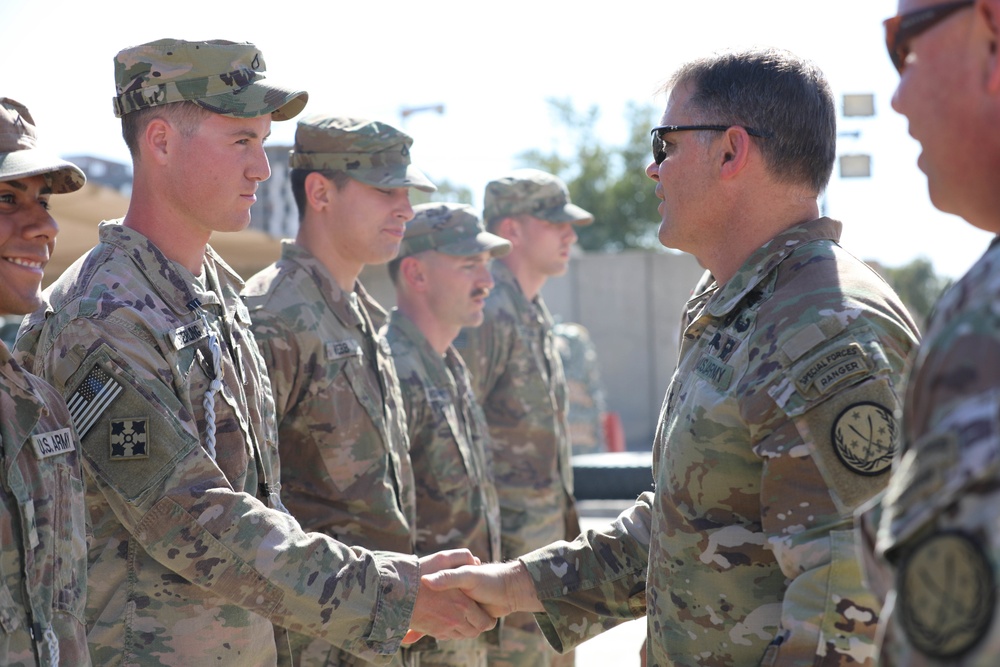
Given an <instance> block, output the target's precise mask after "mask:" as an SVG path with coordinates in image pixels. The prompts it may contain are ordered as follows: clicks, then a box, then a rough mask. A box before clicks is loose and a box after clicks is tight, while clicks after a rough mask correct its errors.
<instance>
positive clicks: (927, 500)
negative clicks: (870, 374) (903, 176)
mask: <svg viewBox="0 0 1000 667" xmlns="http://www.w3.org/2000/svg"><path fill="white" fill-rule="evenodd" d="M997 304H1000V242H998V241H996V240H994V242H993V243H992V245H991V246H990V248H989V250H988V251H987V252H986V253H985V254H984V255H983V257H982V258H980V260H979V261H978V262H977V263H976V264H975V265H974V266H973V267H972V268H971V269H970V270H969V271H968V272H967V273H966V274H965V276H964V277H963V278H962V279H961V280H960V281H959V282H958V283H956V284H955V285H954V286H953V287H951V288H950V289H949V290H948V292H947V293H946V294H945V295H944V296H943V297H942V298H941V300H940V301H939V302H938V304H937V306H936V307H935V312H934V314H933V315H932V317H931V321H930V323H929V325H928V328H927V335H926V337H925V338H924V341H923V343H922V344H921V346H920V352H919V354H918V355H917V357H916V360H915V361H914V365H913V371H912V373H911V374H910V377H909V380H908V382H907V386H906V387H907V388H906V403H905V407H904V411H903V414H904V420H903V425H904V429H903V446H902V450H901V456H900V457H899V459H898V460H897V463H896V467H895V468H894V470H893V474H892V480H891V481H890V484H889V488H888V489H887V490H886V492H885V495H884V498H883V501H882V505H881V507H882V517H881V524H880V525H881V527H880V529H879V531H878V540H877V553H878V555H879V556H880V557H883V558H884V559H885V560H880V561H877V565H876V567H874V568H872V569H871V570H870V571H869V576H870V579H871V581H872V583H873V586H874V587H875V588H876V590H879V591H883V592H884V591H885V590H886V589H887V588H891V589H892V593H891V594H890V595H889V597H888V598H887V603H886V609H885V613H884V614H883V618H882V619H881V621H880V622H881V623H882V625H883V626H884V634H885V638H884V640H883V643H882V646H881V652H880V664H881V665H886V667H902V666H904V665H906V666H910V665H913V666H915V667H920V666H922V665H965V666H968V667H980V666H982V667H985V666H987V665H989V666H991V667H992V666H993V665H996V664H997V659H998V658H997V656H998V655H1000V613H998V610H997V605H998V602H1000V601H998V598H997V592H996V591H997V582H998V581H1000V531H998V530H997V507H998V502H1000V407H998V406H1000V310H998V307H997ZM869 564H871V562H869ZM881 634H882V633H880V635H881Z"/></svg>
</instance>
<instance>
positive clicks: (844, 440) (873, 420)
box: [830, 402, 899, 475]
mask: <svg viewBox="0 0 1000 667" xmlns="http://www.w3.org/2000/svg"><path fill="white" fill-rule="evenodd" d="M830 435H831V440H832V441H833V446H834V451H836V452H837V457H838V458H839V459H840V462H841V463H843V464H844V465H845V466H847V467H848V468H849V469H850V470H852V471H854V472H856V473H858V474H861V475H880V474H882V473H884V472H886V471H887V470H889V467H890V466H891V465H892V457H893V454H895V452H896V446H897V443H898V441H899V427H898V424H897V423H896V418H895V416H893V414H892V411H891V410H889V409H888V408H886V407H885V406H883V405H879V404H877V403H869V402H862V403H854V404H853V405H849V406H848V407H847V408H846V409H844V410H843V411H842V412H841V413H840V414H839V415H838V416H837V419H835V420H834V422H833V429H832V432H831V434H830Z"/></svg>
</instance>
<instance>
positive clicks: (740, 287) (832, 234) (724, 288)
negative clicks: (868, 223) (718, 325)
mask: <svg viewBox="0 0 1000 667" xmlns="http://www.w3.org/2000/svg"><path fill="white" fill-rule="evenodd" d="M842 230H843V223H841V222H840V221H838V220H833V219H832V218H817V219H816V220H810V221H809V222H804V223H801V224H798V225H794V226H792V227H789V228H788V229H786V230H784V231H783V232H781V233H780V234H778V235H777V236H775V237H774V238H773V239H771V240H770V241H768V242H767V243H765V244H764V245H762V246H761V247H760V248H758V249H757V250H755V251H754V252H753V253H752V254H751V255H750V257H748V258H747V260H746V261H745V262H744V263H743V265H742V266H741V267H740V268H739V269H738V270H737V271H736V273H735V274H734V275H733V277H732V278H730V279H729V282H727V283H726V284H725V285H721V286H719V285H717V284H716V283H715V282H714V280H711V279H710V280H702V281H701V282H700V283H699V288H701V287H704V288H705V289H717V290H718V292H717V294H716V295H715V296H714V298H712V300H711V303H709V304H708V313H709V314H710V315H712V316H713V317H720V316H722V315H725V314H726V313H728V312H729V311H731V310H732V309H733V308H735V307H736V305H737V304H739V303H740V302H741V301H742V300H743V298H744V297H745V296H746V295H747V294H748V293H749V292H751V291H752V290H753V289H754V288H755V287H757V286H758V285H760V283H761V282H762V281H763V280H764V279H765V278H767V277H768V276H769V275H770V274H771V273H772V272H773V271H774V269H775V268H776V267H777V266H778V265H779V264H781V263H782V262H783V261H784V260H785V258H787V257H788V256H789V255H790V254H792V253H793V252H795V250H796V249H798V248H799V247H801V246H802V245H804V244H806V243H810V242H812V241H817V240H830V241H834V242H837V241H840V233H841V231H842ZM699 288H696V291H699ZM693 298H699V294H695V296H694V297H693Z"/></svg>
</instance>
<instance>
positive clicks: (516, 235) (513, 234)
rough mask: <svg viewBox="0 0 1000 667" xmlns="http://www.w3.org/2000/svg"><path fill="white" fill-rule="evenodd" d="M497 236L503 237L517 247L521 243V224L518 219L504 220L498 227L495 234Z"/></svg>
mask: <svg viewBox="0 0 1000 667" xmlns="http://www.w3.org/2000/svg"><path fill="white" fill-rule="evenodd" d="M494 233H495V234H496V235H497V236H502V237H503V238H505V239H507V240H508V241H510V242H511V245H514V246H517V245H518V244H519V243H520V242H521V223H520V221H519V220H517V219H516V218H504V219H503V220H501V221H500V223H499V224H497V226H496V231H495V232H494Z"/></svg>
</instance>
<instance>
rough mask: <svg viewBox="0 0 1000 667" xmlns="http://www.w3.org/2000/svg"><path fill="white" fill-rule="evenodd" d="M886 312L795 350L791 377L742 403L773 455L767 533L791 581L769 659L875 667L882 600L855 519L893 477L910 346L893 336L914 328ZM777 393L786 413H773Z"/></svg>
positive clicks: (768, 462)
mask: <svg viewBox="0 0 1000 667" xmlns="http://www.w3.org/2000/svg"><path fill="white" fill-rule="evenodd" d="M876 319H877V318H875V317H872V319H870V320H869V324H862V323H859V324H857V325H856V326H853V327H851V328H848V329H847V330H846V331H843V332H841V333H840V334H838V335H836V336H833V337H830V338H825V339H824V340H823V342H822V343H821V344H820V345H818V346H816V347H811V348H809V349H808V352H805V353H803V354H799V353H795V354H792V356H791V363H790V365H789V367H788V368H787V370H786V371H785V372H783V373H782V374H781V380H780V381H779V382H778V383H777V384H775V385H772V386H771V387H770V388H769V389H768V391H766V392H760V393H759V395H758V396H756V397H752V398H750V399H748V400H746V401H745V403H744V404H743V405H742V407H741V411H742V412H743V416H744V418H745V419H746V421H747V423H748V424H750V425H751V428H752V429H753V430H755V431H757V432H758V434H757V435H756V437H755V438H754V440H755V445H754V450H755V452H756V453H757V454H758V455H759V456H760V457H761V459H762V460H763V463H764V467H763V473H762V478H761V487H760V505H761V508H762V515H761V522H762V529H763V532H764V535H765V538H766V540H767V545H768V546H769V548H770V549H771V551H772V552H773V553H774V556H775V558H776V560H777V562H778V565H779V567H780V568H781V571H782V573H783V574H784V576H785V578H786V582H787V583H786V590H785V594H784V596H783V598H782V602H781V610H780V613H781V632H782V633H783V634H782V635H781V636H780V637H779V638H778V640H777V641H776V642H773V643H772V645H771V647H770V649H769V654H773V655H772V656H770V657H769V658H766V659H765V660H768V659H773V660H775V662H773V663H771V662H766V664H781V665H802V666H805V665H813V664H815V659H816V658H815V656H816V655H817V653H818V654H819V655H825V656H828V657H829V658H830V659H831V662H830V664H844V661H847V664H854V663H855V662H856V663H860V664H872V663H871V660H872V659H873V657H874V640H875V629H876V626H877V622H878V613H879V608H880V602H879V600H878V599H877V598H876V597H875V596H874V595H873V593H872V592H871V591H870V590H869V589H868V588H867V587H866V586H865V584H864V581H863V578H862V574H861V564H860V561H859V559H858V549H859V547H858V544H857V542H856V533H855V531H854V523H853V515H854V512H855V511H856V510H857V509H858V508H859V507H860V506H861V505H862V504H863V503H865V502H867V501H869V500H870V499H871V498H872V497H873V496H875V495H877V494H878V493H879V492H880V491H881V490H882V488H883V487H884V485H885V483H886V481H887V478H888V472H889V468H890V465H891V462H892V457H893V453H894V451H895V449H896V446H897V443H898V441H899V437H900V434H899V428H900V424H899V417H900V415H901V401H900V398H899V396H898V394H897V390H896V387H895V380H896V379H897V378H900V377H902V376H903V374H904V372H905V368H906V352H907V348H906V346H905V345H902V346H897V345H895V344H894V343H893V341H900V340H906V339H907V335H906V333H905V332H902V331H890V332H889V333H886V332H885V331H882V330H880V329H878V327H877V326H876V324H875V323H874V321H875V320H876ZM794 335H795V334H794V333H793V334H792V336H793V337H794ZM800 342H801V338H800V340H794V339H790V338H786V339H784V340H783V341H781V342H780V343H779V345H780V346H783V348H782V349H784V350H785V351H786V352H788V351H789V350H794V349H797V348H799V345H798V343H800ZM764 394H766V396H765V395H764ZM772 400H773V401H774V402H775V403H776V404H777V405H778V407H779V408H780V409H779V410H778V411H777V412H776V413H774V419H775V421H774V422H771V421H770V420H767V419H765V420H763V421H762V420H761V419H760V417H759V416H758V415H761V414H764V413H766V412H767V410H766V408H764V404H765V403H766V402H769V401H772Z"/></svg>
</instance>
